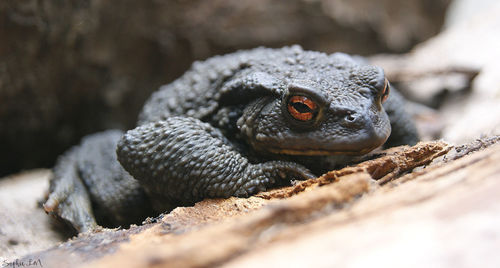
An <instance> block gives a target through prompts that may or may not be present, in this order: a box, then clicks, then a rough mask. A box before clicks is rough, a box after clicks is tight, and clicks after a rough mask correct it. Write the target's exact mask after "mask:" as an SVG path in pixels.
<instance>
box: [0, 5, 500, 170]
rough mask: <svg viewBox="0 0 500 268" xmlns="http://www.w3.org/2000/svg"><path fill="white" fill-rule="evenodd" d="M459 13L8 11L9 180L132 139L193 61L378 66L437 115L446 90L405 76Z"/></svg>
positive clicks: (177, 8) (0, 8) (393, 8)
mask: <svg viewBox="0 0 500 268" xmlns="http://www.w3.org/2000/svg"><path fill="white" fill-rule="evenodd" d="M458 2H471V1H459V0H455V1H453V3H452V1H451V0H406V1H399V0H350V1H345V0H287V1H272V0H239V1H231V0H213V1H202V0H184V1H180V0H178V1H175V0H170V1H159V0H156V1H153V0H150V1H134V0H124V1H109V0H108V1H104V0H68V1H48V0H47V1H35V0H2V1H0V176H1V175H6V174H9V173H13V172H17V171H19V170H22V169H30V168H34V167H51V166H52V165H53V163H54V161H55V159H56V157H57V156H58V155H59V154H61V153H62V152H63V151H64V150H66V149H67V148H69V147H70V146H71V145H75V144H77V143H78V141H79V139H80V138H81V137H82V136H83V135H85V134H89V133H92V132H96V131H100V130H103V129H109V128H121V129H128V128H132V127H133V126H134V125H135V121H136V118H137V114H138V112H139V110H140V108H141V106H142V104H143V103H144V101H145V99H146V98H147V97H148V96H149V95H150V94H151V92H153V91H155V90H156V89H157V88H158V87H159V86H160V85H162V84H165V83H168V82H170V81H172V80H173V79H175V78H176V77H178V76H180V75H181V74H182V73H183V72H184V71H185V70H186V69H187V68H189V66H190V65H191V63H192V62H193V61H195V60H203V59H206V58H208V57H210V56H213V55H216V54H223V53H228V52H232V51H235V50H237V49H245V48H253V47H256V46H268V47H281V46H284V45H290V44H300V45H302V46H303V47H304V48H305V49H308V50H319V51H324V52H328V53H330V52H334V51H343V52H348V53H354V54H360V55H364V56H372V55H378V56H375V57H371V59H372V60H373V61H374V62H376V63H378V64H380V65H382V66H383V67H385V68H386V69H387V70H388V75H390V78H391V79H393V80H394V82H395V83H400V84H402V85H403V91H405V88H406V89H408V90H407V92H406V93H405V94H406V95H408V96H410V97H412V98H413V99H416V100H418V101H420V102H421V103H425V104H427V105H429V106H431V107H432V106H433V108H436V109H437V108H439V107H440V105H441V104H442V103H443V102H442V101H440V100H441V99H439V101H436V99H434V98H435V97H442V95H443V93H442V91H439V92H437V93H436V91H432V92H431V93H429V94H427V95H425V96H423V97H422V96H421V95H419V94H412V93H411V92H410V91H411V90H412V87H420V86H419V85H415V84H414V83H413V81H412V80H411V79H410V80H408V79H406V80H405V79H403V78H402V77H403V76H404V75H405V72H410V73H412V74H413V76H412V77H413V78H414V79H415V80H417V78H422V74H423V73H425V68H424V67H422V66H423V65H425V64H423V65H422V64H421V65H419V66H420V67H422V68H420V69H418V70H414V69H412V67H414V66H412V64H408V59H409V58H411V57H410V56H411V55H416V54H415V53H413V52H414V50H415V49H414V47H415V45H416V44H419V43H422V42H425V41H426V40H428V39H429V38H431V37H433V36H436V35H437V34H438V33H440V32H441V31H442V30H443V29H448V28H453V25H456V24H458V22H460V21H461V20H462V18H463V17H464V16H466V13H468V12H469V13H470V12H471V9H470V8H467V6H465V7H466V8H460V6H464V5H463V4H461V3H458ZM472 2H474V3H479V2H494V1H485V0H483V1H472ZM452 6H455V7H454V8H452ZM473 6H480V5H478V4H475V5H473ZM451 9H454V10H455V11H454V12H452V14H451V15H450V14H448V15H446V14H447V12H448V13H450V11H449V10H451ZM464 11H467V12H464ZM476 13H477V12H476ZM445 24H446V25H445ZM498 28H500V27H498ZM475 41H476V42H481V41H480V40H475ZM412 49H413V50H412ZM411 51H412V53H413V54H409V53H410V52H411ZM416 51H417V52H418V48H417V49H416ZM388 54H396V55H399V56H388ZM415 57H418V55H417V56H415ZM426 58H428V57H426ZM413 60H415V61H418V60H419V59H416V58H414V59H413ZM437 61H440V60H438V59H436V58H435V57H434V58H431V64H429V65H433V63H435V62H437ZM468 64H469V62H466V63H465V64H464V66H462V67H463V68H462V67H461V68H462V69H460V68H458V69H456V70H455V71H453V72H452V77H451V78H450V76H449V75H448V76H445V77H444V79H448V80H446V81H448V82H446V83H445V84H444V86H445V87H447V89H457V88H458V90H459V91H460V90H468V89H469V88H470V85H471V81H472V79H473V78H474V77H475V76H477V74H478V73H479V69H478V68H480V67H478V66H476V65H474V66H472V67H471V68H469V65H468ZM445 67H446V66H445ZM442 70H443V69H440V70H438V71H439V72H435V74H439V73H442ZM453 75H455V76H453ZM457 75H458V78H457ZM428 78H429V77H427V79H428ZM441 78H443V77H441ZM460 79H462V80H460ZM464 79H465V80H464ZM424 80H425V79H424ZM425 81H427V80H425ZM439 81H442V79H441V80H439ZM450 81H451V82H450ZM457 81H458V82H457ZM460 81H461V82H460ZM429 83H430V86H428V87H429V88H436V87H440V88H443V83H442V82H438V83H437V84H436V83H434V84H433V83H432V81H431V82H429ZM457 83H458V85H457ZM417 91H418V90H417ZM451 91H453V90H451ZM446 92H450V90H448V91H446ZM429 96H430V97H429ZM429 98H430V99H429ZM431 120H435V118H433V119H431ZM431 125H432V124H431ZM431 128H432V126H431ZM431 132H432V131H431ZM435 132H436V133H438V132H439V133H441V132H440V131H435ZM435 136H438V134H436V135H435ZM431 138H435V137H431Z"/></svg>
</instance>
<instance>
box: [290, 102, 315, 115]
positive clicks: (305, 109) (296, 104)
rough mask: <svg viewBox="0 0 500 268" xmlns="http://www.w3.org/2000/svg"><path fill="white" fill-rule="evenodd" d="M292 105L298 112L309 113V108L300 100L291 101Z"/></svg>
mask: <svg viewBox="0 0 500 268" xmlns="http://www.w3.org/2000/svg"><path fill="white" fill-rule="evenodd" d="M292 106H293V108H294V109H295V110H297V112H299V113H310V112H311V108H309V106H307V105H305V104H304V103H302V102H294V103H292Z"/></svg>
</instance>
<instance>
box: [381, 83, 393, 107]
mask: <svg viewBox="0 0 500 268" xmlns="http://www.w3.org/2000/svg"><path fill="white" fill-rule="evenodd" d="M390 91H391V85H390V84H389V80H387V78H386V79H385V81H384V89H383V90H382V94H381V95H380V100H381V102H382V103H384V102H385V101H386V100H387V98H389V92H390Z"/></svg>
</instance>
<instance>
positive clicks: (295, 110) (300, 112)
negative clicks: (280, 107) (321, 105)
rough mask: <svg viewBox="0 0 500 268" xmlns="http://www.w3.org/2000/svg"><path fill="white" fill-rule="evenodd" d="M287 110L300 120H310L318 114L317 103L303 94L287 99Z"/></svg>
mask: <svg viewBox="0 0 500 268" xmlns="http://www.w3.org/2000/svg"><path fill="white" fill-rule="evenodd" d="M288 112H289V113H290V115H291V116H292V117H293V118H295V119H297V120H300V121H309V120H312V119H313V118H314V117H315V116H316V115H317V114H318V105H317V104H316V103H315V102H314V101H313V100H311V99H309V98H308V97H305V96H298V95H297V96H292V97H291V98H289V99H288Z"/></svg>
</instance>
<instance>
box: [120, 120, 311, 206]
mask: <svg viewBox="0 0 500 268" xmlns="http://www.w3.org/2000/svg"><path fill="white" fill-rule="evenodd" d="M117 155H118V160H119V161H120V163H121V164H122V165H123V167H124V168H125V169H126V170H127V171H128V172H129V173H130V174H132V176H134V178H136V179H137V180H139V181H140V183H141V185H143V187H144V189H145V190H146V192H147V193H148V194H149V195H150V197H151V199H152V200H154V203H155V207H156V208H157V209H171V208H173V207H175V206H177V205H189V204H192V203H194V202H196V201H199V200H201V199H203V198H211V197H229V196H239V197H246V196H249V195H252V194H255V193H257V192H259V191H263V190H266V189H267V188H269V187H270V186H272V185H273V184H274V183H275V182H276V181H277V180H279V179H283V178H285V177H288V178H295V179H307V178H312V177H314V175H313V174H312V173H311V172H310V171H309V170H308V169H306V168H304V167H303V166H301V165H299V164H296V163H293V162H284V161H269V162H264V163H258V164H252V163H250V162H249V161H248V160H247V159H246V158H245V157H243V156H242V155H241V154H240V153H238V152H237V151H236V149H235V148H233V146H232V145H231V143H230V142H229V141H228V140H227V139H226V138H225V137H224V136H223V135H222V133H221V132H220V131H219V130H218V129H216V128H214V127H212V126H211V125H209V124H207V123H203V122H201V121H200V120H198V119H194V118H187V117H171V118H167V119H166V120H164V121H158V122H155V123H149V124H145V125H142V126H139V127H137V128H135V129H133V130H130V131H128V132H127V133H126V134H125V135H124V136H123V137H122V139H121V140H120V142H119V144H118V147H117Z"/></svg>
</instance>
